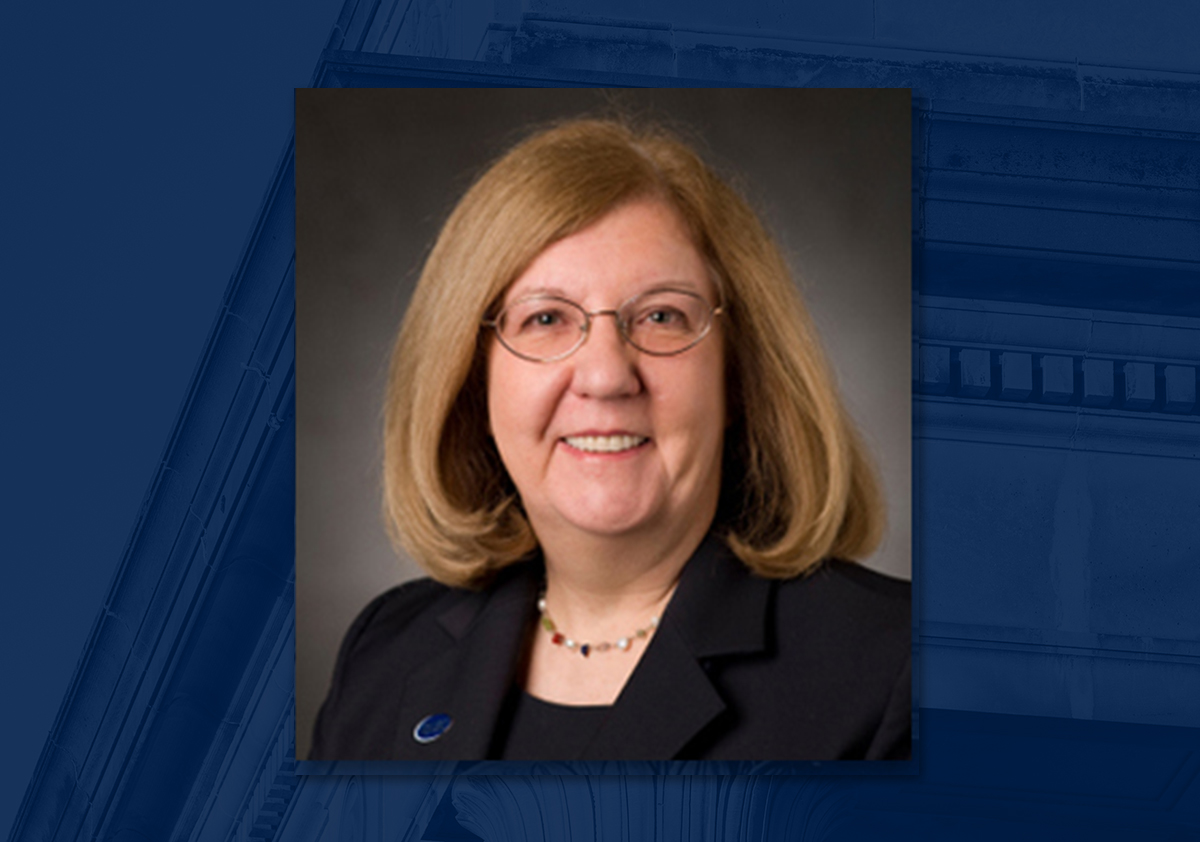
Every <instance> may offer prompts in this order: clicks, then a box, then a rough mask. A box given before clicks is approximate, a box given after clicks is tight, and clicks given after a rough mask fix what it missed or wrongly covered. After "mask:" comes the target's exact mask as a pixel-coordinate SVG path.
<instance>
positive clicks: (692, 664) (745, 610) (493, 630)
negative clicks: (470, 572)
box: [394, 535, 772, 760]
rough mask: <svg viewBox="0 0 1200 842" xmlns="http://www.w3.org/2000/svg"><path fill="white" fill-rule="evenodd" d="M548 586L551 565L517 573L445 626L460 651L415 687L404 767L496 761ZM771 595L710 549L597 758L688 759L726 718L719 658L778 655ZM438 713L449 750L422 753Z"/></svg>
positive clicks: (439, 743)
mask: <svg viewBox="0 0 1200 842" xmlns="http://www.w3.org/2000/svg"><path fill="white" fill-rule="evenodd" d="M543 576H544V573H543V568H542V565H541V563H540V562H524V563H521V564H518V565H514V566H513V567H510V568H507V569H506V570H504V571H502V573H501V574H500V577H499V578H498V579H497V581H496V583H495V584H493V585H492V586H491V587H490V588H489V589H487V590H485V591H482V592H478V593H464V594H463V595H462V597H461V598H460V599H459V600H458V601H457V602H455V603H454V604H453V605H451V606H450V607H449V608H447V609H446V610H445V611H443V612H442V613H441V614H440V615H439V616H438V618H437V619H438V624H439V625H440V627H441V628H442V629H443V630H444V631H445V633H446V634H447V635H448V636H449V638H450V639H451V641H452V642H453V643H452V645H451V646H449V647H448V648H447V649H446V650H445V651H444V652H442V653H440V654H438V655H436V656H434V657H433V658H431V659H430V660H429V661H427V662H426V663H425V664H423V665H422V666H420V667H419V668H417V669H416V670H414V671H413V672H412V673H411V674H410V676H409V679H408V682H407V683H406V686H405V687H404V689H403V694H404V697H403V701H402V702H401V705H400V710H399V722H398V723H397V727H398V731H397V735H396V743H395V754H394V756H395V757H396V758H397V759H402V760H408V759H419V760H466V759H478V758H484V757H486V756H487V753H488V750H489V748H490V745H491V740H492V735H493V732H494V730H495V727H496V723H497V721H498V719H499V717H500V711H501V708H502V707H503V704H504V701H505V698H506V696H507V694H508V692H509V690H510V688H511V687H512V683H513V679H514V677H515V675H516V669H517V665H518V661H519V659H520V655H521V651H522V648H523V646H524V644H525V636H526V634H528V633H529V629H530V628H531V622H532V619H533V617H534V614H535V611H536V607H535V603H536V601H537V594H538V591H539V589H540V587H541V584H542V580H543ZM771 588H772V584H771V582H769V581H768V580H765V579H761V578H758V577H756V576H754V575H753V574H752V573H750V571H749V570H748V569H747V568H746V566H745V565H743V564H742V563H741V561H740V560H738V559H737V558H736V557H735V556H734V555H733V553H732V552H731V551H730V550H729V549H728V548H727V547H726V546H725V544H724V543H723V542H722V541H720V540H719V539H717V538H715V537H713V536H711V535H710V536H708V537H707V538H705V539H704V541H703V542H702V543H701V544H700V546H699V547H698V548H697V549H696V552H695V553H694V554H693V555H692V558H691V559H690V560H689V561H688V563H687V565H686V566H685V567H684V570H683V573H682V575H681V576H680V579H679V586H678V587H677V588H676V591H675V595H674V596H673V597H672V599H671V602H670V604H669V605H668V606H667V610H666V612H665V613H664V615H663V618H662V620H661V622H660V623H659V627H658V630H657V631H656V632H655V633H654V635H653V636H652V637H651V638H650V641H649V643H648V645H647V647H646V651H645V652H644V653H643V654H642V658H641V660H640V661H639V662H638V665H637V668H636V669H635V670H634V672H633V674H632V675H631V676H630V678H629V681H628V682H627V683H626V685H625V688H624V690H622V692H621V695H620V696H619V697H618V699H617V701H616V703H615V704H614V705H613V708H612V712H611V713H610V715H609V717H608V719H607V720H605V723H604V725H602V726H601V728H600V730H599V732H598V733H597V734H596V737H595V739H594V740H593V741H592V743H591V745H590V746H589V747H588V749H587V754H588V757H589V758H594V759H597V760H666V759H670V758H673V757H675V756H676V755H678V754H679V753H680V751H682V750H683V749H684V748H685V746H686V745H687V743H689V742H690V741H691V740H692V739H693V738H694V737H695V736H696V735H697V734H698V733H699V732H700V731H701V730H702V729H703V728H704V727H705V726H706V725H708V724H709V723H710V722H712V721H713V720H714V719H715V718H717V717H718V716H719V715H720V714H721V713H722V712H723V711H724V710H725V703H724V701H723V700H722V698H721V695H720V693H719V692H718V691H717V688H716V687H714V686H713V683H712V681H711V680H710V679H709V677H708V674H707V671H706V670H707V667H708V663H707V662H708V659H710V658H715V657H723V656H735V655H745V654H751V653H754V652H759V651H762V650H763V649H764V648H765V647H766V645H767V636H766V628H767V610H768V602H769V599H770V593H771ZM618 657H619V656H618ZM434 713H445V714H449V715H450V716H451V717H453V719H454V725H453V726H452V727H451V729H450V730H449V731H447V732H446V733H445V735H444V736H443V737H441V738H440V739H438V740H436V741H434V742H431V743H428V744H426V745H419V744H417V743H416V742H415V741H414V740H413V737H412V730H413V728H414V726H415V725H416V724H417V722H419V721H420V720H421V719H422V718H423V717H425V716H428V715H429V714H434ZM547 759H553V760H558V759H564V760H567V759H573V758H547Z"/></svg>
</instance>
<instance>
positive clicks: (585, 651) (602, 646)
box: [537, 592, 658, 658]
mask: <svg viewBox="0 0 1200 842" xmlns="http://www.w3.org/2000/svg"><path fill="white" fill-rule="evenodd" d="M537 608H538V613H539V614H541V617H540V618H539V620H538V623H539V625H541V627H542V628H543V629H545V630H546V632H547V633H548V634H549V635H550V642H551V643H553V644H554V645H555V646H565V647H566V648H567V649H571V650H575V649H578V650H579V654H580V655H582V656H583V657H585V658H586V657H588V656H589V655H591V653H592V652H593V651H596V652H610V651H612V650H613V649H617V650H619V651H621V652H628V651H629V649H630V647H631V646H632V645H633V642H634V641H635V640H645V639H646V638H648V637H649V636H650V634H651V632H653V631H654V630H655V629H657V628H658V617H651V618H650V623H649V625H647V626H644V627H642V628H640V629H637V630H635V631H634V632H633V634H631V635H629V636H627V637H619V638H617V639H616V641H613V642H609V641H607V640H605V641H602V642H600V643H580V642H578V641H576V640H575V639H573V638H570V637H567V636H566V635H565V634H563V633H562V632H560V631H559V630H558V627H557V626H556V625H555V624H554V620H552V619H551V618H550V614H549V612H547V611H546V595H545V592H543V593H542V594H541V595H540V596H538V600H537Z"/></svg>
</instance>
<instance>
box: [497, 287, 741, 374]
mask: <svg viewBox="0 0 1200 842" xmlns="http://www.w3.org/2000/svg"><path fill="white" fill-rule="evenodd" d="M662 292H674V293H680V294H683V295H690V296H691V297H693V298H695V299H698V300H699V301H701V302H703V303H704V305H705V306H706V307H708V323H707V324H706V325H705V326H704V330H703V331H702V332H701V333H700V335H699V336H697V337H696V338H695V339H693V340H692V341H691V342H689V343H688V344H687V345H684V346H683V347H682V348H679V349H677V350H674V351H651V350H648V349H646V348H643V347H642V346H641V345H639V344H637V343H636V342H634V341H633V339H632V338H630V336H629V325H628V322H627V321H626V320H625V319H623V318H621V311H622V310H624V309H625V308H626V307H628V306H629V305H630V304H631V303H632V302H634V301H637V300H638V299H639V298H644V297H646V296H648V295H656V294H658V293H662ZM535 300H537V301H557V302H559V303H561V304H566V305H568V306H570V307H574V308H575V309H576V310H578V311H579V312H580V313H582V314H583V326H582V327H581V328H580V329H579V339H578V340H577V341H576V342H575V344H574V345H572V346H571V348H570V350H568V351H564V352H563V353H561V354H558V355H556V356H553V357H534V356H530V355H529V354H522V353H521V352H520V351H518V350H517V349H516V348H513V347H512V346H511V345H509V344H508V343H507V342H505V341H504V336H503V335H502V334H501V333H500V321H501V320H502V319H503V318H504V314H505V313H507V312H508V310H509V309H510V308H511V307H515V306H516V305H517V304H521V303H524V302H526V301H535ZM724 312H725V307H724V305H723V304H718V305H717V306H715V307H714V306H713V305H712V304H710V303H709V302H708V299H706V298H705V297H704V296H703V295H701V294H700V293H698V292H694V291H693V290H690V289H676V288H673V287H655V288H654V289H648V290H646V291H645V292H639V293H637V294H636V295H631V296H630V297H629V298H626V299H625V300H624V301H622V302H621V305H620V306H619V307H617V308H616V309H615V310H613V309H604V310H585V309H584V308H583V305H582V304H580V303H578V302H576V301H572V300H571V299H569V298H564V297H562V296H561V295H553V294H549V293H545V294H541V293H539V294H535V295H527V296H524V297H523V298H518V299H517V300H516V301H513V302H512V303H510V304H508V305H506V306H505V307H504V308H503V309H502V310H501V311H500V312H499V313H497V314H496V318H494V319H484V320H483V322H482V324H483V326H484V327H489V328H491V329H492V330H494V331H495V332H496V339H497V340H498V341H499V342H500V344H501V345H503V346H504V349H505V350H506V351H508V352H509V353H510V354H512V355H513V356H516V357H520V358H521V359H523V360H528V361H529V362H531V363H556V362H559V361H561V360H565V359H566V358H567V357H569V356H571V355H572V354H574V353H575V352H576V351H578V350H579V349H580V348H582V347H583V345H584V343H585V342H587V341H588V337H589V336H591V331H592V319H593V318H595V317H596V316H612V317H613V319H615V320H616V323H617V333H619V334H620V335H621V339H622V341H624V342H625V343H627V344H628V345H629V346H630V347H632V348H636V349H637V350H638V351H640V352H641V353H643V354H648V355H650V356H652V357H675V356H678V355H679V354H682V353H683V352H684V351H689V350H691V349H692V348H695V347H696V346H697V345H698V344H700V342H701V341H703V339H704V337H706V336H708V334H709V333H711V332H712V326H713V323H714V321H715V320H716V317H717V316H720V315H722V314H723V313H724Z"/></svg>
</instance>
